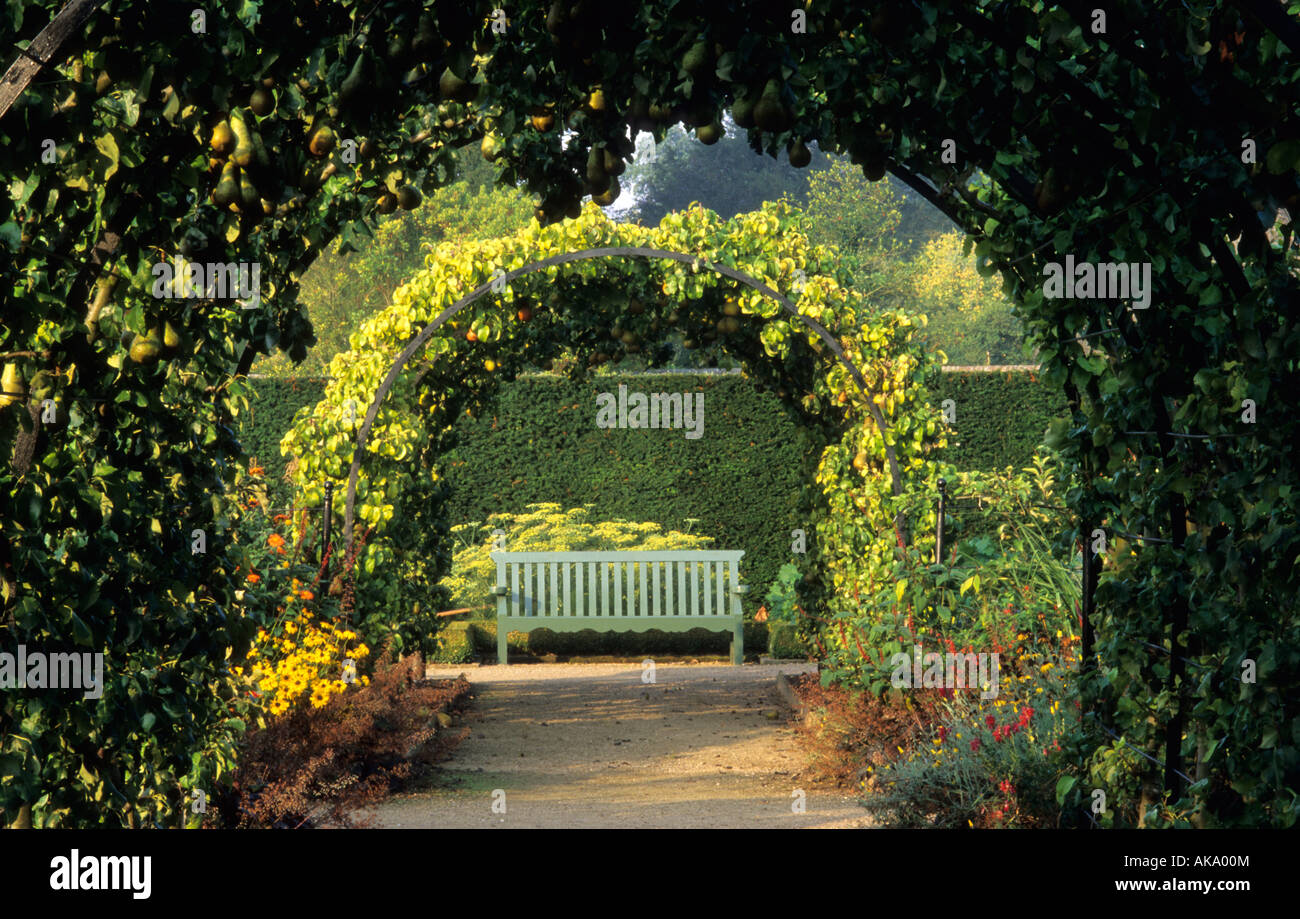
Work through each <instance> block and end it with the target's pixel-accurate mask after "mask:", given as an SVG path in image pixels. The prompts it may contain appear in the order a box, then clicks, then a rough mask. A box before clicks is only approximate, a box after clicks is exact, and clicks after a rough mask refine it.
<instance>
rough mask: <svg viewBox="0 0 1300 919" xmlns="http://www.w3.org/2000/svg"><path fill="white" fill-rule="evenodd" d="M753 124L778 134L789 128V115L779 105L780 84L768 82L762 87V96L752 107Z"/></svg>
mask: <svg viewBox="0 0 1300 919" xmlns="http://www.w3.org/2000/svg"><path fill="white" fill-rule="evenodd" d="M754 124H755V125H757V126H758V127H759V128H760V129H761V130H764V131H771V132H772V133H774V134H775V133H780V132H781V131H787V130H789V128H790V124H791V118H790V113H789V112H787V111H786V109H785V106H784V105H782V104H781V83H780V81H779V80H768V81H767V85H766V86H764V87H763V95H761V96H760V97H759V99H758V102H757V103H755V105H754Z"/></svg>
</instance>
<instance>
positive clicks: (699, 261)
mask: <svg viewBox="0 0 1300 919" xmlns="http://www.w3.org/2000/svg"><path fill="white" fill-rule="evenodd" d="M620 256H621V257H630V258H644V259H669V260H673V261H677V262H682V263H683V264H688V265H692V266H693V267H696V268H704V269H706V270H708V271H712V272H715V273H717V274H720V275H723V276H724V277H728V278H731V279H732V280H735V281H739V282H740V283H742V284H745V285H746V286H748V287H750V288H752V289H753V290H756V291H758V292H759V293H761V294H763V295H764V296H765V297H768V298H770V299H772V300H773V301H775V302H776V303H777V304H778V305H779V306H780V307H781V309H782V310H783V311H785V312H786V313H787V314H788V315H789V316H790V317H791V318H792V319H795V320H796V321H798V322H800V323H801V324H803V325H804V326H806V327H807V328H809V329H811V330H812V331H813V332H814V333H815V334H816V335H817V336H818V338H820V339H821V340H822V341H823V342H824V343H825V344H826V345H827V346H828V347H829V348H830V350H831V353H832V354H834V356H835V358H836V360H838V361H839V362H840V363H841V364H843V365H844V368H845V369H846V370H847V371H848V373H849V375H850V376H851V377H852V379H853V381H854V383H855V384H856V385H857V386H858V388H859V389H860V390H862V392H863V393H865V394H866V395H867V397H868V398H867V400H866V404H867V408H868V411H870V413H871V417H872V419H873V420H874V421H875V422H876V424H877V426H878V427H879V429H880V431H881V433H882V435H883V433H884V431H885V430H886V424H885V418H884V415H883V413H882V412H881V411H880V408H879V407H878V406H877V405H876V402H875V398H874V397H875V393H874V392H873V391H872V388H871V386H870V385H869V384H868V383H867V380H866V378H865V377H864V376H863V374H862V371H861V370H859V369H858V366H857V365H856V364H855V363H854V362H853V361H852V359H851V358H849V356H848V355H847V354H845V353H844V348H843V347H841V345H840V343H839V342H838V341H837V340H836V339H835V336H834V335H832V334H831V333H830V332H829V331H827V329H826V327H825V326H823V325H822V324H821V323H819V322H818V321H817V320H815V319H813V318H811V317H809V316H805V315H803V314H802V313H800V312H799V310H798V309H797V308H796V307H795V305H794V304H793V303H792V302H791V301H790V300H789V298H788V297H786V296H785V295H784V294H782V293H781V292H780V291H778V290H776V289H774V288H773V287H771V286H770V285H768V284H765V283H764V282H763V281H760V280H759V279H757V278H755V277H753V276H752V275H749V274H746V273H745V272H743V271H740V270H739V269H736V268H733V267H731V266H730V265H721V264H717V263H716V262H711V261H709V260H707V259H704V258H701V257H700V256H698V255H692V254H690V253H686V252H674V251H670V250H667V249H656V248H653V247H649V246H605V247H599V248H595V249H581V250H576V251H573V252H562V253H559V254H557V255H552V256H549V257H547V258H544V259H541V260H539V261H536V262H531V263H529V264H527V265H523V266H521V267H519V268H514V269H511V270H510V271H508V272H506V273H505V274H504V275H499V276H497V277H494V278H492V279H491V280H488V281H486V282H484V283H483V284H480V285H479V286H478V287H476V288H474V289H473V290H472V291H470V292H469V293H468V294H466V295H465V296H463V297H461V298H460V299H459V300H457V301H456V302H455V303H453V304H452V305H451V306H449V307H447V308H446V309H444V310H443V311H442V312H441V313H439V314H438V315H437V316H436V317H435V318H434V319H433V320H432V321H431V322H429V323H428V324H427V325H425V327H424V328H423V329H421V330H420V331H419V332H418V333H416V334H415V335H414V336H413V337H412V338H411V340H410V341H409V342H408V343H407V344H406V346H405V347H403V348H402V350H401V352H400V353H399V354H398V355H397V357H396V358H395V359H394V361H393V363H392V365H391V366H390V367H389V368H388V372H387V373H386V374H385V375H384V378H383V380H382V381H381V382H380V384H379V388H378V389H377V390H376V391H375V396H374V398H373V399H372V400H371V403H370V407H369V408H368V409H367V410H366V414H365V418H364V419H363V420H362V423H361V427H360V428H358V430H357V435H356V438H357V441H356V445H355V448H354V450H353V456H352V463H351V466H350V467H349V469H348V489H347V498H346V504H345V508H344V518H343V519H344V523H343V526H344V532H345V533H346V542H345V557H347V558H350V557H351V552H352V543H353V538H354V535H355V534H354V532H353V517H354V509H355V504H356V494H357V480H358V477H359V476H360V473H361V466H362V464H363V462H364V461H365V457H366V442H367V440H368V439H369V436H370V430H371V428H372V426H373V425H374V422H375V419H376V418H377V417H378V415H379V408H380V406H381V405H382V404H383V401H384V399H385V397H387V395H388V393H389V391H390V390H391V389H392V387H393V384H394V383H396V382H397V379H398V377H399V376H400V375H401V372H402V369H403V368H404V367H405V366H406V363H407V362H408V361H409V360H410V359H411V358H412V357H414V356H415V354H416V353H417V352H418V351H419V350H420V349H421V348H422V347H424V346H425V345H426V344H427V343H428V341H429V339H430V338H431V337H432V336H433V334H434V332H436V331H437V330H438V328H440V327H441V326H442V324H443V323H445V322H447V321H448V320H449V319H451V317H453V316H455V315H456V314H457V313H459V312H460V311H461V310H463V309H465V308H467V307H468V306H470V305H471V304H472V303H474V302H475V301H476V300H478V299H479V298H481V297H483V296H484V295H485V294H487V293H489V292H491V291H493V290H494V289H499V288H500V287H501V286H502V285H503V284H508V283H510V282H511V281H513V280H515V279H516V278H519V277H523V276H524V275H527V274H533V273H535V272H538V271H541V270H543V269H546V268H551V267H554V266H557V265H563V264H567V263H570V262H577V261H584V260H588V259H597V258H610V257H620ZM882 440H883V443H884V450H885V456H886V459H887V461H888V463H889V470H890V477H891V485H892V488H893V493H894V495H895V497H899V496H901V495H902V494H903V483H902V472H901V470H900V469H899V465H898V456H897V453H896V451H895V450H894V447H893V445H892V444H890V443H889V441H888V439H887V438H882Z"/></svg>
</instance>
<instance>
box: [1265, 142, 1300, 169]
mask: <svg viewBox="0 0 1300 919" xmlns="http://www.w3.org/2000/svg"><path fill="white" fill-rule="evenodd" d="M1264 164H1265V166H1267V167H1268V171H1269V172H1271V173H1273V174H1274V175H1277V174H1279V173H1283V172H1286V171H1287V170H1288V169H1297V168H1300V138H1292V139H1291V140H1283V141H1279V142H1277V143H1275V144H1274V145H1273V146H1271V147H1269V148H1268V155H1267V156H1266V157H1265V158H1264Z"/></svg>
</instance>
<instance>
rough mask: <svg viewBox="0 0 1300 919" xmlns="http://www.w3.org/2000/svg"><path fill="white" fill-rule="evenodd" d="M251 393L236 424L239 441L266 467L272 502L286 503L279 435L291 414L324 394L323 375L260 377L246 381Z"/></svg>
mask: <svg viewBox="0 0 1300 919" xmlns="http://www.w3.org/2000/svg"><path fill="white" fill-rule="evenodd" d="M249 382H250V384H251V386H252V389H253V392H254V393H255V395H254V396H253V397H251V398H250V399H249V400H248V402H249V411H248V414H247V415H245V416H244V417H243V419H242V421H241V423H240V425H239V442H240V445H241V446H243V448H244V453H245V455H247V456H249V457H255V458H256V459H257V462H258V463H259V464H260V465H261V466H262V467H263V468H264V469H265V470H266V481H267V490H268V492H269V493H270V495H271V500H272V501H273V502H274V503H276V504H283V503H287V501H288V500H289V497H290V489H289V485H288V483H287V482H285V481H284V467H285V464H286V463H287V460H286V459H285V457H283V456H281V455H280V439H281V438H283V437H284V435H285V432H286V431H288V430H289V423H290V422H291V421H293V416H294V414H295V413H296V412H297V411H298V409H300V408H302V407H303V406H304V405H315V404H316V403H317V402H319V401H320V400H321V399H322V398H324V396H325V383H326V382H327V380H326V378H325V377H287V378H283V379H281V378H277V377H260V378H258V379H255V380H250V381H249Z"/></svg>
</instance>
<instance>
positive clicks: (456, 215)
mask: <svg viewBox="0 0 1300 919" xmlns="http://www.w3.org/2000/svg"><path fill="white" fill-rule="evenodd" d="M457 170H458V173H459V178H458V180H457V181H456V182H454V183H453V184H451V185H447V186H444V187H442V188H440V189H438V190H437V191H436V192H434V193H433V194H432V195H430V196H429V197H428V198H426V199H425V200H424V202H423V203H422V204H421V205H420V206H419V207H417V208H416V209H415V210H413V211H410V212H407V211H397V212H396V213H394V214H393V215H392V216H391V217H389V218H388V219H387V220H385V221H384V222H383V223H382V224H380V225H379V227H378V229H377V230H376V231H375V235H374V237H373V238H365V237H362V238H360V239H358V240H356V241H354V243H353V246H354V247H355V250H356V251H353V252H344V251H342V247H341V242H339V241H336V242H335V244H334V245H333V246H332V247H331V248H330V249H329V250H328V251H326V252H325V253H323V254H322V255H321V257H320V258H318V259H317V260H316V262H315V263H314V264H313V265H312V267H311V268H310V269H309V270H308V271H307V273H306V274H305V275H304V276H303V279H302V282H301V293H300V297H299V299H300V302H301V303H302V304H303V305H304V307H305V309H306V312H307V315H308V317H309V318H310V319H311V321H312V325H313V327H314V328H315V331H316V345H315V346H314V347H313V348H312V349H311V350H310V351H309V352H308V354H307V357H306V358H305V359H304V360H303V361H302V362H301V363H300V364H297V365H295V364H294V363H293V362H292V361H291V360H290V359H289V357H288V356H287V355H286V354H284V353H283V352H277V353H276V354H274V355H272V356H269V357H265V358H263V359H262V360H261V361H260V362H259V363H256V364H254V365H253V368H252V369H253V372H254V373H264V374H267V375H269V376H323V375H325V374H327V373H328V372H329V364H330V361H331V360H332V359H333V357H334V355H336V354H338V353H339V352H340V351H346V350H347V349H348V347H349V345H348V339H349V337H350V336H351V334H352V333H353V332H355V331H356V330H357V328H358V327H359V326H360V324H361V322H362V320H363V319H365V318H366V317H367V316H369V315H371V314H373V313H375V312H376V311H378V310H380V309H382V308H383V307H385V306H388V305H389V303H390V302H391V299H392V295H393V292H394V291H395V290H396V289H397V288H398V287H400V286H401V285H402V284H403V283H405V282H406V280H407V279H408V278H410V277H411V276H412V275H413V274H415V273H416V271H418V270H419V269H421V268H423V267H424V257H425V255H426V254H427V253H428V251H429V249H430V247H432V246H433V245H436V244H437V243H439V242H442V241H443V240H448V239H492V238H495V237H498V236H509V235H511V234H512V233H514V232H516V231H517V230H519V229H521V228H523V227H524V226H526V225H527V224H528V222H529V221H530V220H532V218H533V206H532V204H531V203H530V202H529V200H528V197H527V195H525V194H524V193H523V192H521V191H519V190H517V189H514V188H510V187H502V186H499V185H496V184H494V183H495V181H496V169H495V167H493V166H491V165H490V164H488V163H487V162H486V161H485V160H484V159H483V158H482V157H481V156H479V155H478V151H477V148H468V149H467V150H465V151H462V152H461V153H460V154H458V155H457Z"/></svg>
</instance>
